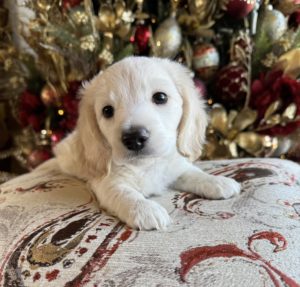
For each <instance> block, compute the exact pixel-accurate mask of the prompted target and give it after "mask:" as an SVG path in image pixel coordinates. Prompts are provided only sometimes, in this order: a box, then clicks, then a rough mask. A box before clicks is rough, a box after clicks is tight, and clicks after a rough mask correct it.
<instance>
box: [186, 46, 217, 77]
mask: <svg viewBox="0 0 300 287" xmlns="http://www.w3.org/2000/svg"><path fill="white" fill-rule="evenodd" d="M192 62H193V63H192V64H193V69H194V70H195V71H196V73H197V75H198V77H199V78H201V79H202V80H204V81H208V80H211V79H212V78H213V77H214V76H215V74H216V71H217V69H218V67H219V63H220V56H219V52H218V50H217V49H216V47H215V46H213V45H212V44H208V43H203V44H200V45H197V46H196V47H195V48H194V51H193V58H192Z"/></svg>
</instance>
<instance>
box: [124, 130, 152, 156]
mask: <svg viewBox="0 0 300 287" xmlns="http://www.w3.org/2000/svg"><path fill="white" fill-rule="evenodd" d="M149 136H150V132H149V131H148V130H147V129H146V128H144V127H131V128H130V129H128V130H126V131H123V133H122V143H123V144H124V145H125V146H126V147H127V149H129V150H134V151H139V150H142V149H143V148H144V146H145V142H146V141H147V140H148V139H149Z"/></svg>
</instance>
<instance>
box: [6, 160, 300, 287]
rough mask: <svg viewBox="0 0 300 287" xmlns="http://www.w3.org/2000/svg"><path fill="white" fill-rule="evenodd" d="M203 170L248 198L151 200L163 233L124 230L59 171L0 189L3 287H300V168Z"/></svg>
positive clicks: (259, 164)
mask: <svg viewBox="0 0 300 287" xmlns="http://www.w3.org/2000/svg"><path fill="white" fill-rule="evenodd" d="M201 167H202V168H203V169H204V170H206V171H207V172H210V173H212V174H215V175H225V176H230V177H233V178H235V179H236V180H238V181H239V182H241V184H242V187H243V192H242V194H241V195H240V196H238V197H235V198H232V199H229V200H223V201H222V200H216V201H214V200H204V199H201V198H199V197H197V196H195V195H192V194H189V193H180V192H174V191H170V192H169V193H167V194H166V195H164V196H162V197H159V198H156V199H155V200H157V201H158V202H159V203H160V204H162V205H164V206H165V207H166V208H167V210H168V212H169V213H170V215H171V217H172V219H173V223H172V225H171V226H170V227H168V229H167V230H164V231H147V232H146V231H145V232H144V231H135V230H132V229H130V228H128V227H127V226H125V225H124V224H123V223H121V222H119V221H118V220H117V219H116V218H114V217H112V216H110V215H108V214H106V213H105V212H104V211H100V210H99V209H98V205H97V202H96V200H95V198H94V196H93V195H92V194H91V192H90V191H89V190H88V189H87V188H86V185H85V184H84V183H83V182H81V181H79V180H77V179H73V178H71V177H68V176H65V175H62V174H59V173H57V172H51V173H50V172H47V171H45V170H36V171H34V172H32V173H30V174H27V175H23V176H20V177H18V178H16V179H14V180H13V181H10V182H7V183H6V184H4V185H2V186H0V258H2V260H1V261H0V286H33V285H34V286H50V287H51V286H76V287H77V286H174V287H175V286H218V285H220V286H241V284H243V286H276V287H279V286H282V287H283V286H288V287H299V286H300V273H299V265H297V262H299V258H300V243H299V240H298V238H299V229H300V220H299V214H300V208H299V206H300V183H299V180H300V177H299V174H300V167H299V165H297V164H295V163H292V162H288V161H283V160H277V159H242V160H235V161H218V162H202V163H201ZM241 280H242V281H241ZM241 282H243V283H241Z"/></svg>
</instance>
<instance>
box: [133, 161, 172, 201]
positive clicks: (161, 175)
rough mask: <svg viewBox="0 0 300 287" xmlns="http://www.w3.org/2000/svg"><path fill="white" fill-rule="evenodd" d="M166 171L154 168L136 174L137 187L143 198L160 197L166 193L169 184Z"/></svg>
mask: <svg viewBox="0 0 300 287" xmlns="http://www.w3.org/2000/svg"><path fill="white" fill-rule="evenodd" d="M166 172H167V171H166V169H165V168H164V167H162V166H155V167H152V168H149V169H148V170H145V171H141V172H140V173H138V174H137V178H136V180H137V185H138V188H139V190H140V192H141V193H143V194H144V196H146V197H148V196H152V195H160V194H162V193H163V192H164V191H166V189H167V186H168V184H169V177H168V174H167V173H166Z"/></svg>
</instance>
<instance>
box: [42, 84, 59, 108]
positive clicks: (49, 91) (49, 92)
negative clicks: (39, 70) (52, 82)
mask: <svg viewBox="0 0 300 287" xmlns="http://www.w3.org/2000/svg"><path fill="white" fill-rule="evenodd" d="M58 98H59V93H58V92H57V91H56V90H55V89H53V88H51V87H50V86H49V85H45V86H44V87H43V89H42V91H41V100H42V102H43V104H44V105H45V106H47V107H49V106H53V105H55V104H56V103H57V100H58Z"/></svg>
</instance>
